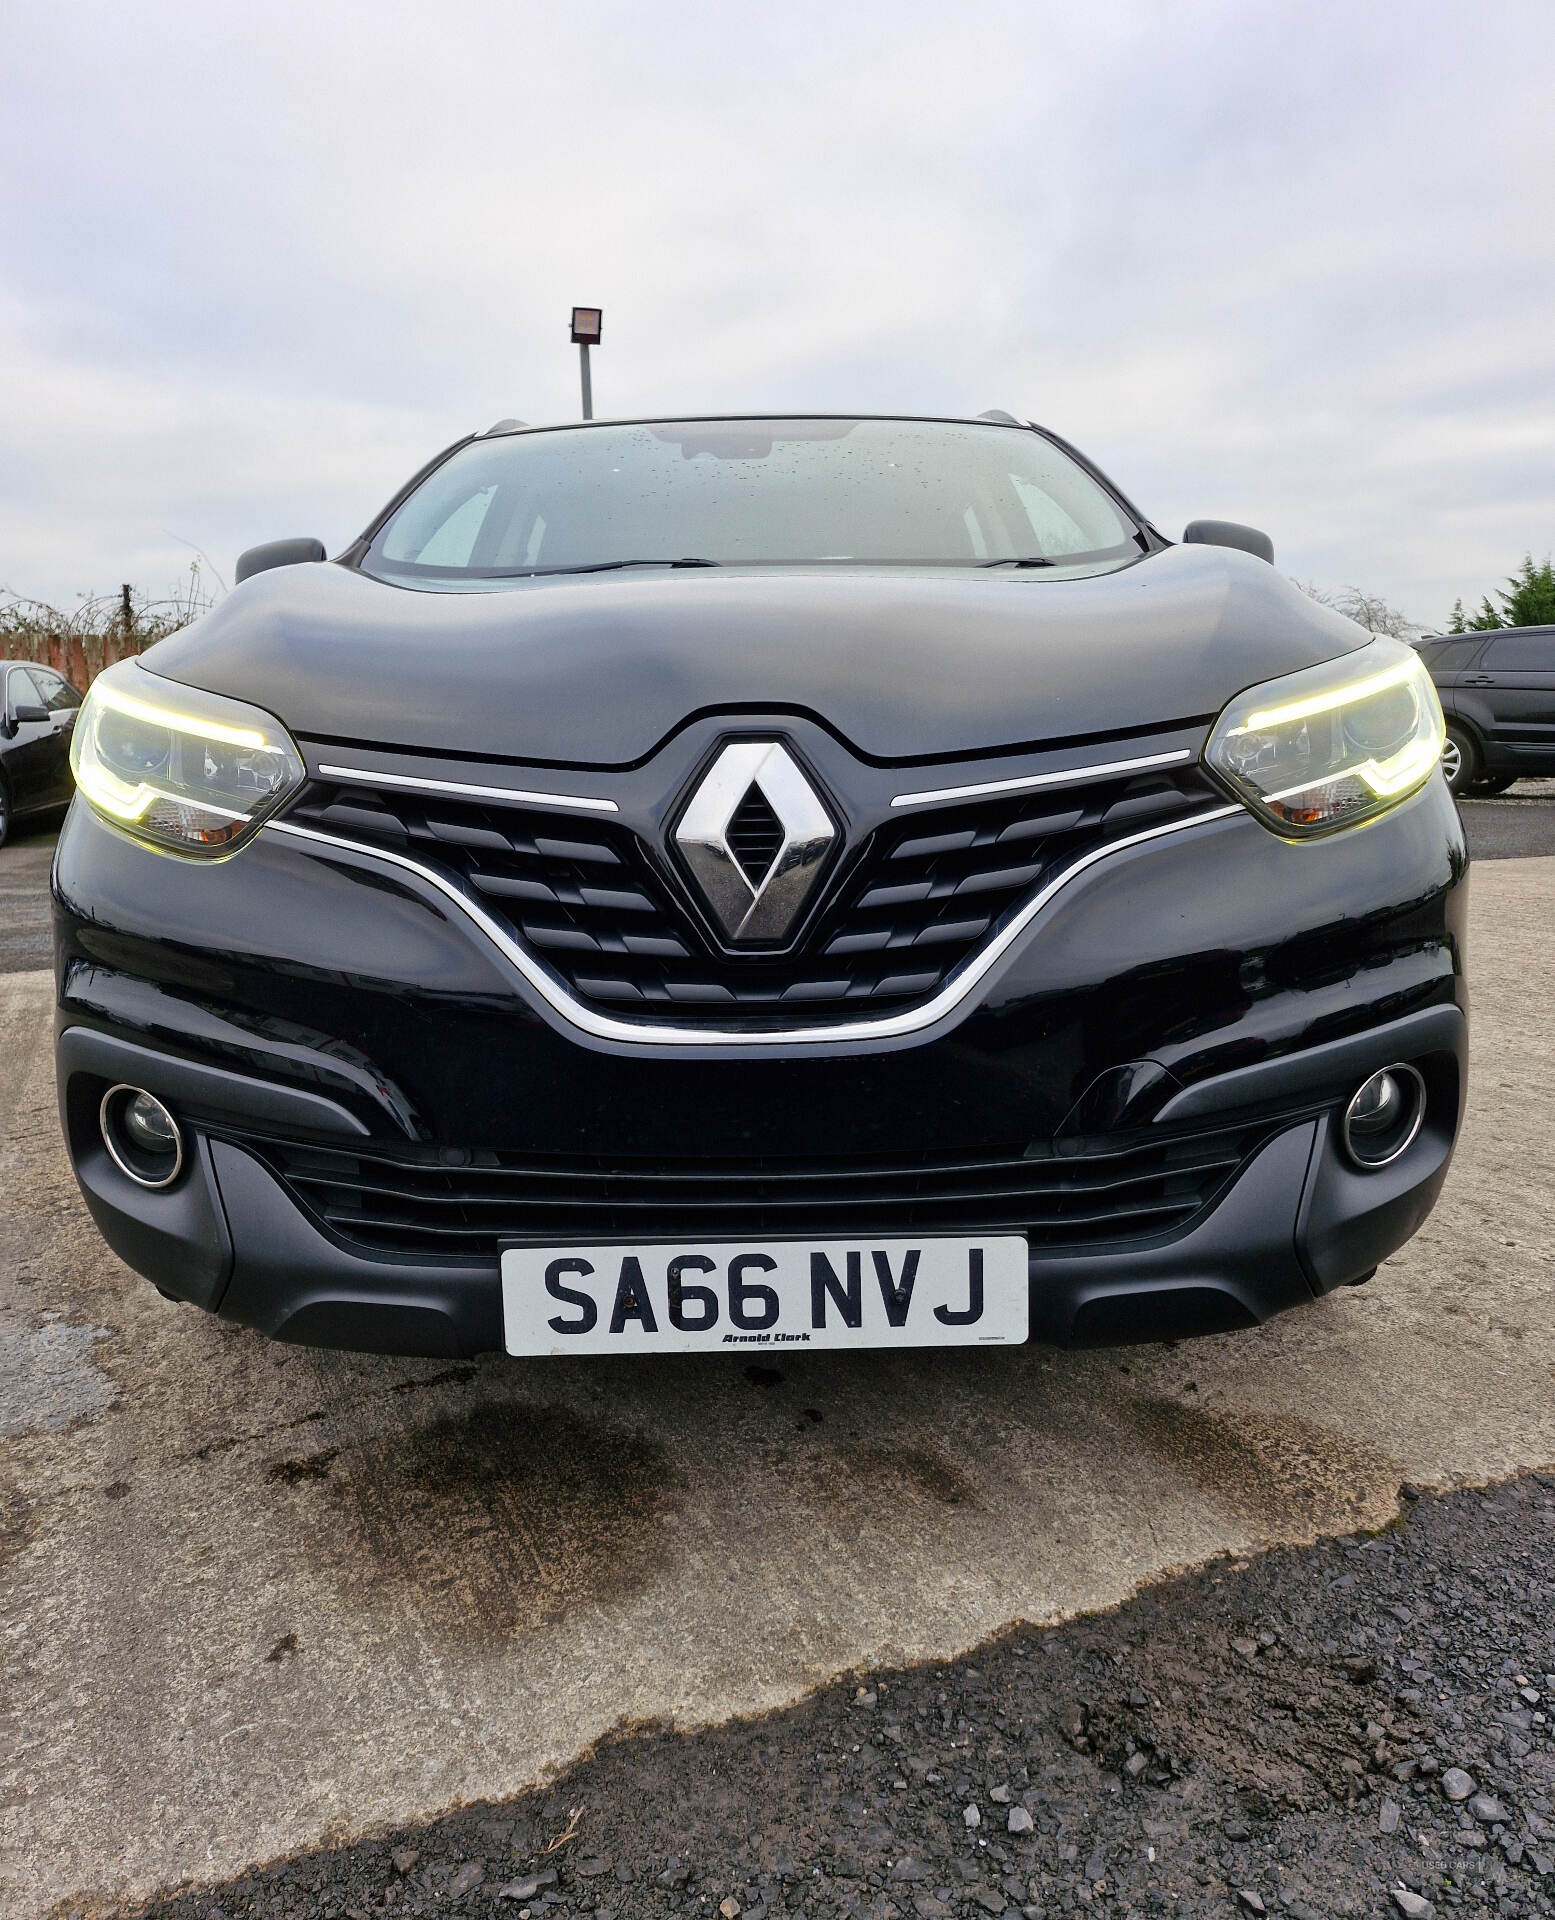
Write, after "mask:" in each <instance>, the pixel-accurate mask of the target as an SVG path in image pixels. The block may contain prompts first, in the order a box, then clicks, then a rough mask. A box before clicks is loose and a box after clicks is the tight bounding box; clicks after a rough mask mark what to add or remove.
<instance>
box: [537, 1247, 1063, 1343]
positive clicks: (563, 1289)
mask: <svg viewBox="0 0 1555 1920" xmlns="http://www.w3.org/2000/svg"><path fill="white" fill-rule="evenodd" d="M502 1318H503V1328H504V1333H505V1336H506V1343H507V1350H508V1352H509V1353H512V1354H554V1353H703V1352H709V1351H712V1350H714V1349H718V1350H720V1351H728V1352H737V1351H739V1350H740V1349H741V1348H744V1347H808V1348H810V1349H812V1350H813V1349H815V1348H817V1347H969V1346H1005V1345H1011V1344H1016V1343H1019V1342H1020V1341H1023V1340H1024V1339H1025V1338H1026V1336H1027V1332H1028V1330H1029V1321H1030V1295H1029V1292H1028V1286H1027V1275H1026V1242H1025V1240H1024V1239H1022V1238H1021V1237H1020V1236H1019V1235H1016V1234H1003V1235H996V1236H993V1237H990V1238H988V1239H982V1240H953V1239H940V1238H933V1239H924V1240H776V1241H766V1242H759V1243H752V1242H750V1241H744V1240H741V1241H727V1242H723V1243H720V1244H718V1245H716V1246H692V1247H687V1246H684V1245H679V1246H677V1245H672V1244H663V1245H649V1246H603V1247H506V1248H504V1249H503V1253H502Z"/></svg>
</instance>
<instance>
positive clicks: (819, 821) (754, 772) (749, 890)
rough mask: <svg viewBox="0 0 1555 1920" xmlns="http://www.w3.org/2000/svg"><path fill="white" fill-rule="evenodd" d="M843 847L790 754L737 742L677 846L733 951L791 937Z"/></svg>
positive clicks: (774, 744) (716, 768) (710, 778)
mask: <svg viewBox="0 0 1555 1920" xmlns="http://www.w3.org/2000/svg"><path fill="white" fill-rule="evenodd" d="M836 839H837V829H836V827H835V826H834V825H833V823H832V819H831V816H830V814H828V813H827V811H826V809H825V808H824V807H823V806H822V805H821V802H820V798H819V796H818V795H817V794H816V792H815V790H814V788H813V787H812V786H811V785H810V783H809V781H808V780H807V779H806V778H805V777H804V775H803V773H801V772H800V770H799V767H798V765H797V764H796V762H795V761H794V759H793V756H792V755H791V754H790V753H789V752H788V750H787V748H785V747H784V746H782V745H781V744H780V743H779V742H778V741H776V740H736V741H731V742H730V743H729V745H728V746H726V747H725V748H724V750H723V751H722V753H720V754H719V756H718V758H717V759H716V760H715V761H714V762H713V764H712V766H711V767H710V768H709V769H708V771H707V773H706V774H705V775H704V776H703V779H702V784H701V785H700V786H699V787H698V788H697V790H696V792H695V793H694V794H693V795H692V796H691V804H690V805H689V806H688V807H687V808H686V811H685V813H684V815H683V816H682V818H681V822H680V825H679V826H678V827H676V829H675V845H676V846H677V847H678V848H679V850H680V853H681V856H682V858H683V859H684V860H685V862H686V865H687V866H688V867H689V868H690V869H691V872H692V874H693V876H694V877H695V879H696V882H697V885H698V886H699V887H700V888H701V890H702V894H703V897H704V898H705V900H706V901H707V904H708V906H709V907H710V908H711V910H712V914H713V918H714V919H715V920H716V921H717V923H718V925H719V927H720V928H721V929H722V932H723V935H724V937H725V939H726V940H728V941H729V942H730V943H731V944H734V945H740V946H745V945H753V944H756V943H762V944H766V945H772V944H774V943H778V942H781V941H783V940H784V939H786V938H787V936H788V933H789V930H790V929H791V928H792V927H793V926H794V925H796V923H797V922H798V919H799V916H800V914H801V913H802V912H803V910H804V906H805V902H806V901H807V900H808V899H809V897H810V893H811V889H812V888H813V887H814V885H815V883H816V881H817V879H818V878H819V877H820V872H821V868H822V867H823V866H824V864H825V862H826V856H827V855H828V854H829V853H830V852H831V849H832V846H833V845H834V843H835V841H836Z"/></svg>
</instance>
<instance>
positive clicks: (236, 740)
mask: <svg viewBox="0 0 1555 1920" xmlns="http://www.w3.org/2000/svg"><path fill="white" fill-rule="evenodd" d="M98 699H99V700H100V701H101V703H102V705H103V706H105V707H112V708H113V709H114V711H115V712H117V713H123V714H127V715H128V716H129V717H130V719H132V720H147V721H149V722H150V723H151V725H152V726H154V727H166V728H167V729H168V731H169V732H170V733H187V734H192V735H193V736H195V737H196V738H197V739H200V740H219V741H221V743H222V745H223V746H227V747H247V748H248V749H249V750H250V751H251V752H254V753H276V752H279V751H280V749H279V748H278V747H277V746H276V745H275V743H274V742H273V741H271V740H270V739H268V738H267V737H266V736H265V735H264V734H262V733H260V732H258V731H257V729H255V728H253V727H229V726H225V725H224V724H223V723H222V722H221V721H219V720H200V719H196V718H195V717H194V716H193V715H191V714H187V713H178V712H175V711H174V709H173V708H171V707H158V706H153V705H152V703H151V702H150V701H149V700H141V699H137V697H136V696H135V695H134V694H133V693H125V692H123V691H121V689H120V688H118V687H113V686H104V687H102V689H101V691H100V692H99V693H98Z"/></svg>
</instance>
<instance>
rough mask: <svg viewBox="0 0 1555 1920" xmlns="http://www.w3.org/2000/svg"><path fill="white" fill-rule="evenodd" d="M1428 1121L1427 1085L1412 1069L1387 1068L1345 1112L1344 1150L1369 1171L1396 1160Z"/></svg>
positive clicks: (1361, 1090) (1366, 1084) (1365, 1085)
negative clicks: (1421, 1125)
mask: <svg viewBox="0 0 1555 1920" xmlns="http://www.w3.org/2000/svg"><path fill="white" fill-rule="evenodd" d="M1424 1119H1425V1082H1424V1081H1423V1080H1422V1079H1421V1078H1420V1075H1419V1074H1418V1073H1417V1072H1416V1071H1415V1069H1414V1068H1413V1067H1405V1066H1393V1067H1384V1068H1383V1069H1382V1071H1381V1072H1380V1073H1374V1074H1373V1075H1372V1076H1371V1078H1370V1079H1369V1080H1366V1081H1363V1082H1362V1084H1361V1085H1360V1086H1359V1087H1358V1088H1357V1089H1356V1091H1355V1094H1354V1095H1353V1097H1352V1098H1351V1101H1350V1104H1349V1106H1347V1107H1346V1108H1345V1110H1344V1123H1343V1128H1342V1131H1343V1134H1344V1149H1345V1152H1346V1153H1348V1154H1349V1156H1350V1158H1351V1159H1352V1160H1353V1161H1354V1162H1355V1164H1356V1165H1357V1166H1358V1167H1365V1168H1366V1169H1368V1171H1369V1170H1370V1169H1371V1168H1373V1167H1385V1166H1387V1164H1388V1163H1389V1161H1392V1160H1396V1159H1397V1158H1398V1156H1399V1155H1400V1154H1401V1153H1402V1152H1403V1151H1404V1149H1405V1148H1406V1147H1407V1146H1409V1144H1410V1143H1411V1141H1412V1140H1413V1139H1414V1137H1415V1135H1416V1134H1417V1133H1418V1132H1419V1131H1420V1124H1421V1122H1422V1121H1423V1120H1424Z"/></svg>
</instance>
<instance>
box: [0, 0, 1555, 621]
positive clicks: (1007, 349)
mask: <svg viewBox="0 0 1555 1920" xmlns="http://www.w3.org/2000/svg"><path fill="white" fill-rule="evenodd" d="M8 17H9V20H10V25H9V26H8V28H7V30H6V36H5V53H4V60H3V62H0V586H4V587H8V588H10V589H12V590H14V591H17V592H22V593H31V594H36V595H39V596H41V597H44V598H47V599H52V600H54V601H56V602H58V603H61V604H70V603H71V602H73V600H74V598H75V596H76V595H77V594H78V593H80V592H83V591H88V590H97V591H103V590H111V589H112V588H114V587H116V585H117V583H118V582H120V581H121V580H131V581H134V582H135V583H136V584H137V586H139V587H141V588H143V589H145V590H147V591H151V592H156V591H162V590H165V589H166V587H167V586H168V585H169V584H170V583H171V582H172V581H173V580H174V579H175V578H176V576H177V575H178V574H179V572H180V570H181V569H182V568H183V567H184V566H185V565H186V564H187V561H188V559H189V548H188V547H187V546H184V545H181V544H180V542H189V543H192V545H194V546H198V547H201V548H203V549H205V551H206V552H207V553H208V554H209V555H210V556H211V558H212V560H213V561H214V562H215V564H216V566H217V568H218V569H219V570H220V571H221V572H222V574H224V575H225V576H226V577H227V579H228V580H229V581H230V578H231V563H232V559H233V556H234V555H235V553H236V552H237V550H238V549H239V548H240V547H242V546H246V545H248V544H250V543H252V542H254V541H257V540H263V539H270V538H273V537H277V536H279V535H283V534H317V535H318V536H319V537H320V538H322V539H323V540H325V541H326V542H327V543H328V544H329V546H330V548H331V550H332V551H333V550H334V549H335V548H336V547H337V546H339V545H341V544H343V543H344V542H345V541H346V540H348V539H349V538H350V537H351V536H352V535H353V534H354V533H355V532H357V530H358V529H359V528H360V526H361V525H362V523H363V522H364V521H365V520H366V519H367V518H368V517H369V516H370V514H371V513H372V512H373V511H374V510H375V509H376V507H377V506H378V505H379V504H380V503H381V502H382V500H383V499H384V498H385V497H386V496H387V495H388V494H389V493H390V492H391V491H392V490H393V489H394V487H395V486H396V485H397V484H398V483H399V482H400V481H401V480H402V479H403V478H405V477H406V476H407V475H408V474H409V473H410V471H412V470H413V469H414V468H415V467H416V466H418V465H419V464H420V463H421V462H422V460H423V459H425V458H426V457H427V456H428V455H429V454H431V453H432V452H434V451H435V450H436V449H437V448H438V447H439V446H441V445H443V444H444V443H446V442H447V441H448V440H451V439H453V438H455V437H456V436H457V435H459V434H461V433H463V432H465V431H467V430H469V429H470V428H472V427H478V426H484V425H487V424H489V423H490V422H491V421H492V420H494V419H496V418H498V417H499V416H501V415H504V414H517V415H520V416H522V417H523V418H525V419H527V420H532V421H542V420H551V419H559V418H566V417H573V416H575V415H576V412H577V404H578V403H577V365H576V350H575V349H574V348H572V347H570V346H569V345H568V344H567V337H566V321H567V312H568V309H569V307H570V306H571V305H572V304H573V303H574V302H578V303H583V302H588V303H597V304H600V305H602V306H603V307H604V310H605V343H604V345H603V347H602V348H601V349H600V351H599V352H598V353H597V354H596V356H595V401H596V408H597V411H598V412H599V413H600V414H601V415H602V416H603V415H608V414H621V415H633V414H639V413H652V412H658V411H684V412H707V411H720V410H734V409H740V408H744V407H771V408H782V409H785V410H795V409H803V408H808V407H815V408H818V409H824V410H827V411H836V410H845V409H849V408H853V407H858V408H861V409H870V410H890V411H902V412H926V413H935V412H952V413H956V412H977V411H979V410H981V409H982V408H984V407H990V406H1002V407H1006V408H1008V409H1010V410H1011V411H1012V412H1015V413H1018V414H1020V415H1022V417H1029V418H1035V419H1038V420H1041V421H1042V422H1044V423H1045V424H1047V425H1050V426H1052V427H1054V428H1056V429H1057V430H1058V431H1059V432H1061V433H1064V434H1066V435H1068V436H1069V437H1070V438H1072V439H1074V440H1076V441H1078V442H1079V443H1080V444H1081V445H1082V446H1083V447H1085V448H1086V449H1087V451H1088V452H1090V453H1091V454H1092V456H1093V457H1094V458H1095V459H1097V460H1098V461H1099V462H1100V463H1101V465H1102V466H1104V467H1105V468H1107V469H1108V470H1109V471H1110V472H1111V473H1112V475H1113V476H1114V478H1115V479H1117V480H1118V481H1119V482H1120V484H1122V485H1123V487H1124V488H1125V489H1126V490H1127V491H1129V492H1130V493H1132V494H1133V495H1134V497H1135V498H1136V499H1137V501H1138V502H1139V504H1140V505H1141V506H1142V507H1143V508H1144V509H1145V511H1146V512H1148V513H1149V514H1151V515H1152V517H1154V518H1156V519H1157V520H1158V521H1159V523H1160V524H1161V526H1162V527H1163V528H1164V529H1165V530H1166V531H1168V532H1169V533H1172V534H1174V535H1175V534H1176V533H1177V532H1178V531H1180V529H1181V526H1182V523H1183V521H1184V520H1185V519H1188V518H1190V517H1193V516H1195V515H1201V514H1202V515H1219V516H1224V517H1228V518H1234V519H1241V520H1248V521H1251V522H1253V523H1255V524H1257V525H1260V526H1263V527H1265V528H1266V529H1268V530H1269V532H1271V533H1272V535H1273V537H1274V540H1275V543H1276V549H1277V555H1278V559H1279V562H1280V564H1281V565H1282V566H1283V567H1284V568H1285V569H1286V570H1287V571H1289V572H1291V573H1294V574H1296V575H1298V576H1300V577H1302V578H1304V579H1314V580H1316V581H1318V582H1320V583H1322V584H1325V585H1328V586H1330V587H1335V586H1342V585H1345V584H1348V583H1354V584H1358V585H1361V586H1364V587H1367V588H1370V589H1372V590H1374V591H1378V592H1381V593H1383V594H1385V595H1386V596H1387V597H1388V598H1389V599H1391V600H1393V601H1394V602H1395V603H1397V604H1399V605H1400V606H1402V607H1403V609H1404V610H1405V611H1406V612H1407V613H1409V614H1410V615H1412V616H1414V617H1415V618H1417V619H1418V620H1420V621H1423V622H1425V623H1427V624H1435V623H1438V622H1440V621H1443V620H1444V619H1445V618H1446V616H1447V614H1448V612H1449V610H1450V608H1451V605H1452V601H1453V598H1454V596H1455V595H1457V594H1459V593H1462V594H1464V595H1465V596H1467V597H1473V598H1477V597H1478V595H1479V594H1481V593H1483V592H1484V591H1485V590H1486V589H1487V588H1489V587H1493V586H1494V585H1495V584H1496V583H1497V582H1498V581H1499V579H1500V578H1501V577H1502V576H1503V575H1504V574H1505V573H1506V572H1507V571H1508V570H1509V569H1510V568H1511V567H1512V566H1513V565H1515V564H1516V563H1517V562H1518V561H1519V560H1520V559H1521V556H1522V555H1523V553H1524V552H1525V551H1526V550H1529V549H1532V551H1533V552H1534V553H1535V555H1536V556H1539V557H1542V556H1543V555H1545V554H1546V553H1548V552H1549V551H1550V550H1551V548H1552V546H1555V110H1552V108H1551V105H1550V73H1551V71H1552V55H1555V5H1552V4H1551V0H1478V3H1477V4H1476V3H1473V0H1450V3H1449V0H1407V3H1406V0H1393V3H1392V4H1388V5H1368V4H1365V0H1326V3H1324V4H1318V3H1316V0H1306V3H1305V4H1279V3H1278V0H1235V3H1234V4H1217V3H1215V0H1175V3H1174V4H1172V5H1169V6H1168V5H1166V4H1161V3H1160V0H1153V3H1151V4H1127V3H1122V0H1120V3H1118V4H1109V3H1108V0H1099V3H1098V0H1088V3H1087V4H1086V5H1085V6H1079V7H1077V6H1075V5H1073V4H1072V3H1070V4H1064V5H1049V4H1046V3H1045V0H1026V3H1025V4H1018V5H1006V4H1002V3H1001V0H981V3H980V4H978V5H976V6H969V7H947V6H945V5H944V4H943V3H942V0H938V3H937V4H933V5H925V4H920V3H919V0H852V4H850V5H847V6H841V5H838V4H836V3H835V0H831V3H830V4H822V5H818V4H812V0H779V4H768V5H763V6H751V5H742V4H739V3H738V0H734V3H733V4H731V3H730V0H723V3H722V4H716V5H653V4H651V3H649V4H644V3H643V0H638V3H637V4H631V5H625V4H620V3H619V0H592V4H589V5H585V6H578V5H564V4H549V5H535V4H531V3H530V0H495V3H491V4H488V3H486V0H437V4H435V5H432V4H424V5H419V6H407V5H405V4H403V0H388V3H387V4H383V3H380V4H376V5H374V6H371V7H365V6H364V7H361V8H351V7H341V6H332V5H330V4H328V0H322V4H321V3H320V0H309V4H307V5H292V4H288V0H264V4H263V5H251V4H248V3H247V0H236V3H235V4H234V0H224V3H223V4H222V5H221V6H219V7H213V6H211V5H210V4H209V3H208V0H202V4H200V5H197V6H196V5H189V4H185V0H162V4H159V5H155V6H148V5H145V4H134V3H133V0H131V4H125V0H113V4H104V0H72V4H71V5H69V6H60V5H57V4H49V3H46V0H20V3H19V5H18V6H16V7H13V9H12V10H11V11H10V13H9V16H8Z"/></svg>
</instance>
